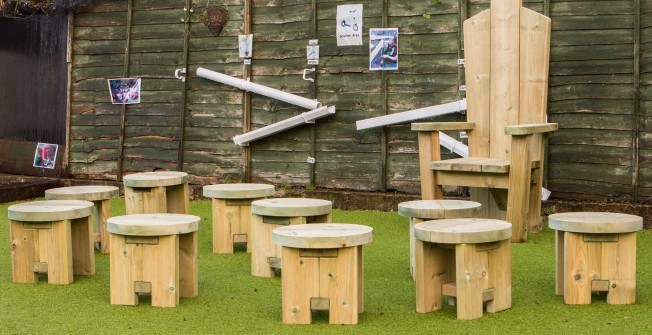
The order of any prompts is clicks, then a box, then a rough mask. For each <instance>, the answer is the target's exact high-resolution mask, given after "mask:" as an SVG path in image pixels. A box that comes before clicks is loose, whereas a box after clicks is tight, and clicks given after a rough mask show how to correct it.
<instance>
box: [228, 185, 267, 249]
mask: <svg viewBox="0 0 652 335" xmlns="http://www.w3.org/2000/svg"><path fill="white" fill-rule="evenodd" d="M261 199H264V198H261ZM255 200H258V199H252V200H251V201H249V202H248V204H242V205H240V206H238V209H239V214H238V215H239V221H238V222H240V224H239V227H238V229H237V231H236V233H237V234H245V235H247V252H251V202H253V201H255ZM231 243H233V236H231Z"/></svg>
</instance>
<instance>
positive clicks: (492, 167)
mask: <svg viewBox="0 0 652 335" xmlns="http://www.w3.org/2000/svg"><path fill="white" fill-rule="evenodd" d="M528 163H529V164H530V167H531V168H537V167H539V166H540V165H541V164H540V161H531V162H528ZM509 165H510V160H509V159H504V158H482V157H468V158H453V159H447V160H445V161H435V162H432V163H431V165H430V168H431V169H433V170H444V171H466V172H486V173H508V172H509Z"/></svg>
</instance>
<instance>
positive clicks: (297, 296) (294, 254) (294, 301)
mask: <svg viewBox="0 0 652 335" xmlns="http://www.w3.org/2000/svg"><path fill="white" fill-rule="evenodd" d="M281 253H282V256H281V257H282V258H283V262H282V263H281V271H282V272H283V278H282V280H281V284H282V287H281V290H282V296H281V300H282V303H281V305H282V308H283V323H285V324H309V323H310V322H311V321H312V315H311V310H310V298H312V297H319V294H320V292H319V258H316V257H306V258H301V257H300V255H299V249H294V248H283V249H282V250H281Z"/></svg>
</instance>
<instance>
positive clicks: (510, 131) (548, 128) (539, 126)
mask: <svg viewBox="0 0 652 335" xmlns="http://www.w3.org/2000/svg"><path fill="white" fill-rule="evenodd" d="M413 127H414V126H413ZM557 128H558V126H557V124H556V123H530V124H519V125H516V126H507V127H505V134H506V135H514V136H519V135H533V134H539V133H549V132H553V131H555V130H557Z"/></svg>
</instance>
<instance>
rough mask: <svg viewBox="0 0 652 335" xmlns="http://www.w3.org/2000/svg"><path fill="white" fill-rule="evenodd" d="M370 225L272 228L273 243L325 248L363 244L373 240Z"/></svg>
mask: <svg viewBox="0 0 652 335" xmlns="http://www.w3.org/2000/svg"><path fill="white" fill-rule="evenodd" d="M372 231H373V229H372V228H371V227H367V226H363V225H358V224H349V223H313V224H306V225H291V226H286V227H280V228H276V229H274V231H273V232H272V240H273V241H274V243H276V244H278V245H281V246H284V247H290V248H305V249H327V248H343V247H351V246H358V245H365V244H367V243H369V242H371V241H372V240H373V235H372Z"/></svg>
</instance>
